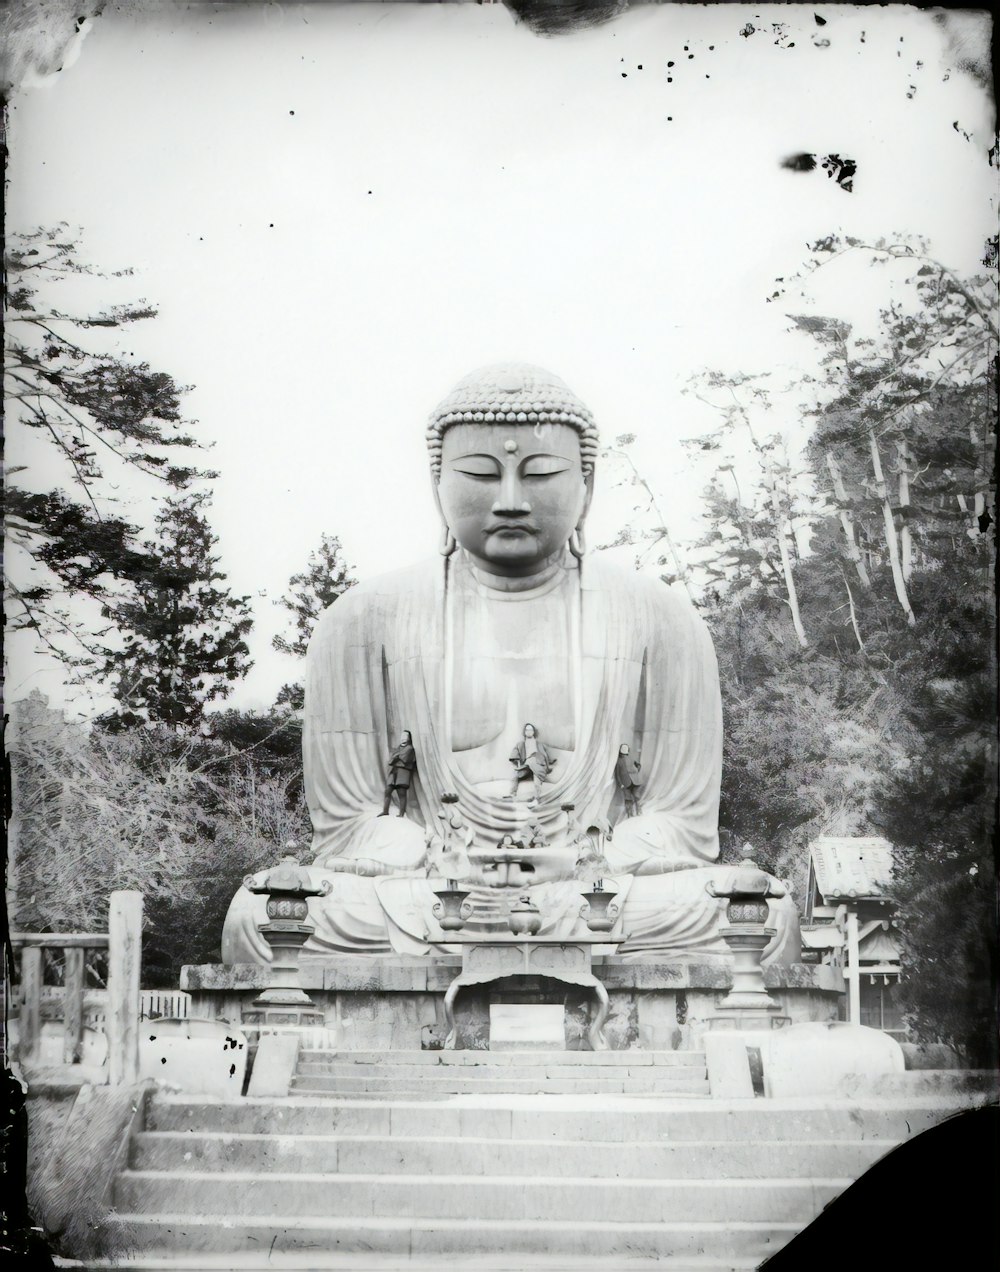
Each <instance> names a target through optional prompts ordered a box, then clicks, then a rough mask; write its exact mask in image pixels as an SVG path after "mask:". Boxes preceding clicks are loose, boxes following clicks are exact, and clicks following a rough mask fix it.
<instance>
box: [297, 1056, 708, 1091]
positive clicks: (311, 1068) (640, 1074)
mask: <svg viewBox="0 0 1000 1272" xmlns="http://www.w3.org/2000/svg"><path fill="white" fill-rule="evenodd" d="M296 1072H297V1073H298V1075H299V1076H300V1077H310V1078H311V1077H314V1076H320V1075H323V1076H329V1077H341V1078H352V1077H353V1078H382V1079H385V1078H392V1079H393V1080H394V1081H399V1082H402V1081H404V1080H405V1081H406V1082H408V1083H409V1084H411V1085H415V1084H417V1083H424V1082H433V1081H439V1080H440V1079H442V1078H448V1079H450V1080H451V1081H455V1080H462V1081H477V1082H478V1081H483V1080H489V1081H493V1082H497V1081H501V1080H505V1081H515V1080H516V1081H526V1080H528V1079H530V1080H531V1081H534V1082H544V1081H546V1080H549V1079H551V1080H552V1081H556V1082H567V1081H579V1082H586V1083H591V1082H618V1083H622V1082H632V1083H635V1084H636V1087H637V1089H645V1090H655V1089H657V1087H658V1086H663V1085H667V1084H669V1083H671V1082H674V1081H677V1080H679V1079H681V1080H682V1079H689V1078H704V1077H706V1076H707V1075H708V1068H707V1066H706V1064H705V1061H704V1059H703V1060H702V1062H701V1064H671V1065H666V1064H664V1065H656V1066H655V1067H654V1066H653V1065H637V1066H636V1067H635V1068H630V1067H629V1066H628V1065H610V1064H605V1065H600V1066H597V1065H593V1066H586V1067H585V1066H583V1065H580V1066H576V1065H571V1064H550V1065H527V1064H518V1065H492V1064H479V1065H465V1064H462V1065H441V1066H432V1065H428V1064H344V1063H343V1062H342V1061H338V1060H312V1059H307V1060H302V1059H300V1060H299V1063H298V1066H297V1068H296Z"/></svg>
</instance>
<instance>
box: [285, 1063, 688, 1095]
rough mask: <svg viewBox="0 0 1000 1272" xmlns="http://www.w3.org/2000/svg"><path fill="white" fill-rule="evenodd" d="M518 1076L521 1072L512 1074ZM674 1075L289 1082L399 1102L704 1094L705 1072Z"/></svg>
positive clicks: (328, 1077) (347, 1077)
mask: <svg viewBox="0 0 1000 1272" xmlns="http://www.w3.org/2000/svg"><path fill="white" fill-rule="evenodd" d="M516 1072H518V1074H519V1073H520V1070H516ZM663 1072H664V1073H670V1074H675V1075H677V1076H675V1077H671V1078H670V1079H669V1080H662V1079H659V1078H652V1079H637V1078H617V1079H616V1078H608V1079H603V1078H551V1077H547V1076H546V1075H545V1074H544V1073H543V1074H540V1075H539V1076H538V1077H533V1078H529V1077H524V1078H522V1077H520V1076H518V1077H516V1078H509V1077H478V1076H477V1077H472V1078H467V1077H465V1076H464V1075H463V1074H461V1073H458V1074H441V1075H438V1074H437V1073H435V1072H433V1071H432V1072H431V1073H429V1074H428V1076H427V1077H419V1076H418V1077H404V1076H399V1077H396V1076H395V1075H394V1076H392V1077H378V1076H376V1075H373V1076H371V1077H360V1076H358V1075H354V1074H326V1073H315V1074H314V1073H304V1074H303V1073H299V1074H296V1075H295V1076H294V1077H293V1078H292V1084H291V1090H292V1093H293V1094H302V1095H305V1094H306V1093H311V1094H315V1095H320V1094H325V1093H327V1092H328V1093H329V1094H331V1095H349V1094H351V1093H352V1092H356V1093H359V1094H362V1095H374V1094H377V1093H379V1094H390V1095H398V1096H400V1097H404V1096H406V1095H407V1094H408V1093H414V1094H418V1095H423V1096H427V1095H429V1094H441V1095H463V1094H469V1095H476V1094H482V1095H491V1094H496V1095H522V1094H523V1095H531V1094H536V1093H540V1092H549V1093H551V1094H553V1095H574V1094H576V1093H580V1094H594V1095H624V1094H627V1093H631V1092H650V1093H654V1094H655V1093H657V1092H660V1091H662V1092H664V1093H665V1094H673V1093H675V1092H687V1093H689V1094H692V1095H708V1090H709V1088H708V1077H707V1074H706V1073H705V1072H704V1071H700V1070H697V1071H695V1072H694V1073H692V1074H688V1073H686V1072H685V1071H684V1070H679V1069H664V1071H663Z"/></svg>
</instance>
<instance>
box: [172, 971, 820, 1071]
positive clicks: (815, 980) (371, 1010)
mask: <svg viewBox="0 0 1000 1272" xmlns="http://www.w3.org/2000/svg"><path fill="white" fill-rule="evenodd" d="M461 970H462V961H461V959H460V958H459V957H457V956H454V955H451V956H447V957H441V958H435V959H427V958H406V957H401V956H396V957H386V958H351V957H346V956H345V957H342V958H331V959H324V960H320V959H307V960H305V961H303V963H302V964H301V966H300V970H299V977H300V983H301V986H302V988H303V990H305V991H306V992H307V993H308V994H309V997H310V998H311V999H312V1001H313V1003H314V1004H315V1008H316V1009H317V1010H318V1011H320V1012H321V1013H322V1015H323V1018H324V1022H325V1025H326V1027H327V1029H328V1030H329V1031H331V1036H333V1037H336V1039H337V1042H336V1045H337V1047H339V1048H340V1049H342V1050H359V1051H360V1050H420V1049H421V1047H431V1048H434V1047H440V1046H441V1045H442V1043H443V1042H444V1038H445V1036H446V1034H447V1032H448V1031H447V1029H446V1027H445V1014H444V998H445V994H446V993H447V991H448V987H449V986H450V985H451V984H452V982H453V981H454V979H455V977H456V976H457V975H459V973H460V972H461ZM593 973H594V975H595V976H596V977H597V978H598V979H599V980H600V981H601V983H602V984H603V985H604V987H605V989H606V990H607V993H608V1000H609V1011H608V1016H607V1020H606V1021H605V1023H604V1027H603V1032H604V1035H605V1038H606V1040H607V1044H608V1047H609V1049H611V1050H623V1049H625V1048H629V1047H638V1048H641V1049H648V1050H667V1051H671V1050H688V1049H698V1048H700V1047H701V1045H702V1039H703V1037H704V1035H705V1033H706V1032H707V1031H708V1030H709V1029H715V1028H724V1029H725V1028H728V1029H735V1028H755V1029H759V1028H761V1021H762V1020H765V1021H766V1024H765V1026H764V1027H766V1028H769V1029H770V1028H776V1027H779V1026H781V1025H785V1024H789V1023H799V1022H803V1021H817V1022H820V1021H828V1020H836V1018H837V1012H838V1004H839V1003H840V1001H841V999H842V997H843V994H844V986H843V977H842V976H840V977H838V976H837V975H836V969H834V968H830V967H824V966H819V965H816V964H803V963H795V964H792V965H791V966H790V967H781V968H777V967H776V968H765V969H764V983H765V987H766V989H767V991H768V993H769V994H770V995H771V997H772V998H773V999H774V1001H775V1002H776V1003H777V1004H778V1010H776V1011H771V1010H768V1011H767V1012H766V1013H762V1012H756V1013H752V1012H744V1011H741V1010H739V1009H727V1008H724V1007H723V1006H722V1004H723V1001H724V999H725V998H726V996H727V994H728V992H729V991H730V989H731V988H732V986H733V973H732V969H731V967H730V966H729V965H727V964H726V963H725V962H723V961H722V960H720V961H718V962H716V963H707V962H705V963H671V962H656V961H655V960H648V961H643V962H638V961H632V960H629V959H626V958H625V957H622V956H618V955H595V956H594V960H593ZM271 984H272V980H271V969H270V968H269V967H262V966H259V965H257V964H253V963H241V964H237V965H235V966H232V967H225V966H222V965H220V964H208V965H204V966H195V967H186V968H184V969H183V971H182V973H181V987H182V988H183V989H185V990H187V991H188V992H189V993H190V994H191V996H192V1004H191V1011H192V1015H195V1016H202V1017H209V1018H211V1019H224V1020H230V1021H232V1022H233V1023H235V1024H239V1023H240V1022H241V1020H242V1018H243V1012H244V1010H250V1011H253V1010H254V1006H253V1004H254V1000H255V999H258V998H260V997H262V996H263V995H262V991H265V990H267V989H268V987H269V986H270V985H271ZM496 1002H504V1003H515V1004H516V1003H559V1004H561V1005H562V1006H563V1008H564V1018H565V1045H566V1048H567V1050H585V1049H587V1041H586V1035H587V1031H588V1029H589V1028H590V1027H591V1024H592V1023H593V1020H594V1015H595V1008H596V1005H597V1004H596V1002H595V997H594V992H593V990H592V989H588V988H585V987H583V986H580V987H576V986H567V985H566V984H564V983H561V982H560V981H558V980H554V979H550V978H547V977H545V976H544V975H535V976H518V977H516V978H515V977H510V978H506V979H503V980H500V981H497V982H494V983H490V984H485V985H478V986H472V987H470V988H468V989H466V990H465V991H464V992H463V993H462V994H460V995H459V996H458V997H457V999H456V1002H455V1021H456V1027H457V1031H458V1033H457V1040H456V1041H457V1045H458V1046H459V1047H465V1048H470V1047H471V1048H477V1049H482V1048H488V1047H489V1016H490V1005H491V1003H496Z"/></svg>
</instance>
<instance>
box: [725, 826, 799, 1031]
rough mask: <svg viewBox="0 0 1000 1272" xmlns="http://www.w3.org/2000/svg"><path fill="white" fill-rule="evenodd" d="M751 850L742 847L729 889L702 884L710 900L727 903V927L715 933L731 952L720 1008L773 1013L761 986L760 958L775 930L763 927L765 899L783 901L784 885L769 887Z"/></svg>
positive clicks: (773, 1005) (775, 1006) (773, 1004)
mask: <svg viewBox="0 0 1000 1272" xmlns="http://www.w3.org/2000/svg"><path fill="white" fill-rule="evenodd" d="M752 852H753V848H751V846H750V845H749V844H744V846H743V860H742V861H741V862H740V864H739V865H738V866H737V867H736V868H735V869H734V870H733V872H732V874H731V876H730V880H729V886H728V888H727V889H725V890H723V889H721V888H716V887H715V886H714V884H712V883H708V884H706V891H707V892H708V893H709V895H710V896H713V897H719V898H720V899H721V898H725V899H728V901H729V904H728V905H727V906H726V918H727V919H728V920H729V926H728V927H723V928H720V929H719V935H720V936H721V937H722V939H723V940H724V941H725V942H726V944H727V945H728V946H729V948H730V949H731V950H732V951H733V964H734V966H733V988H732V990H731V991H730V992H729V994H727V996H726V997H725V998H724V999H723V1000H722V1003H721V1004H720V1005H721V1006H722V1007H724V1008H736V1009H739V1010H754V1009H756V1010H763V1011H777V1010H779V1004H778V1003H776V1002H775V1001H774V999H773V998H772V997H771V995H770V994H769V993H768V992H767V989H766V988H765V986H764V971H763V968H762V967H761V958H762V956H763V953H764V950H765V948H766V946H767V944H768V942H769V941H771V940H772V938H773V937H774V936H775V929H774V928H771V927H768V926H767V919H768V913H769V907H768V904H767V901H768V897H783V896H784V895H785V893H786V892H787V889H786V888H785V886H784V884H782V883H776V884H774V885H772V883H771V880H770V879H769V878H768V876H767V875H766V874H765V873H764V871H763V870H761V868H760V867H759V866H758V865H757V864H756V863H755V862H754V861H752V860H751V858H750V854H751V853H752Z"/></svg>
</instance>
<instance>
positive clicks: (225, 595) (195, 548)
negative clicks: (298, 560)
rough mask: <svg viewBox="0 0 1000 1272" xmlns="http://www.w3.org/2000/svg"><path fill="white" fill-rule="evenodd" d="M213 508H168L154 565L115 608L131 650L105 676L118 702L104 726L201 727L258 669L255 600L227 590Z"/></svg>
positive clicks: (184, 503) (152, 546) (192, 499)
mask: <svg viewBox="0 0 1000 1272" xmlns="http://www.w3.org/2000/svg"><path fill="white" fill-rule="evenodd" d="M208 506H209V497H208V495H206V494H204V493H199V494H190V495H186V496H184V497H182V498H178V499H169V500H167V501H166V502H165V503H164V504H163V506H162V507H161V509H160V511H159V512H158V513H157V516H156V529H157V538H156V540H155V542H154V541H150V542H147V543H145V544H144V547H145V549H146V551H147V554H148V557H149V560H150V561H151V562H155V566H153V567H151V568H150V569H148V570H147V571H145V572H144V573H143V574H141V575H139V576H138V577H137V578H136V579H134V581H133V588H134V599H128V600H122V601H119V603H118V605H117V607H116V611H115V613H116V618H117V624H118V630H119V632H120V633H121V634H122V637H123V642H124V647H123V649H122V650H121V651H119V652H117V653H116V654H115V655H113V656H112V657H109V658H106V659H105V660H104V661H103V663H102V664H101V666H100V668H99V669H98V675H99V676H100V677H101V678H103V679H108V680H110V681H111V682H112V684H113V686H114V693H115V697H116V698H117V700H118V704H119V706H118V709H117V710H116V711H115V712H114V713H113V715H112V716H110V717H109V718H108V719H107V720H106V721H105V723H106V724H108V725H110V726H112V727H114V728H117V729H121V728H127V727H131V726H134V725H136V724H140V723H148V722H156V723H160V724H166V725H169V726H171V727H172V728H180V727H187V728H191V727H194V726H197V725H198V724H200V723H201V722H202V719H203V716H204V710H205V706H206V704H207V703H209V702H213V701H215V700H216V699H218V698H226V697H228V696H229V694H230V693H231V692H232V685H233V682H234V681H237V680H239V679H240V678H241V677H242V676H244V675H245V674H246V672H247V671H249V669H250V667H251V666H252V664H251V662H250V659H249V649H248V648H247V645H246V641H245V639H244V638H245V637H246V636H247V635H248V634H249V632H250V629H251V628H252V626H253V618H252V617H251V614H250V608H249V597H246V596H242V597H235V596H233V595H232V594H231V592H230V591H229V589H228V588H224V587H222V586H220V585H221V584H222V582H223V581H224V579H225V575H223V574H222V573H221V572H220V571H219V569H218V565H219V559H218V557H217V556H215V555H213V551H212V549H213V548H214V547H215V545H216V543H217V539H216V537H215V536H214V535H213V534H212V531H211V528H210V526H209V523H208V519H207V517H206V516H205V510H206V509H207V508H208Z"/></svg>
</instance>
